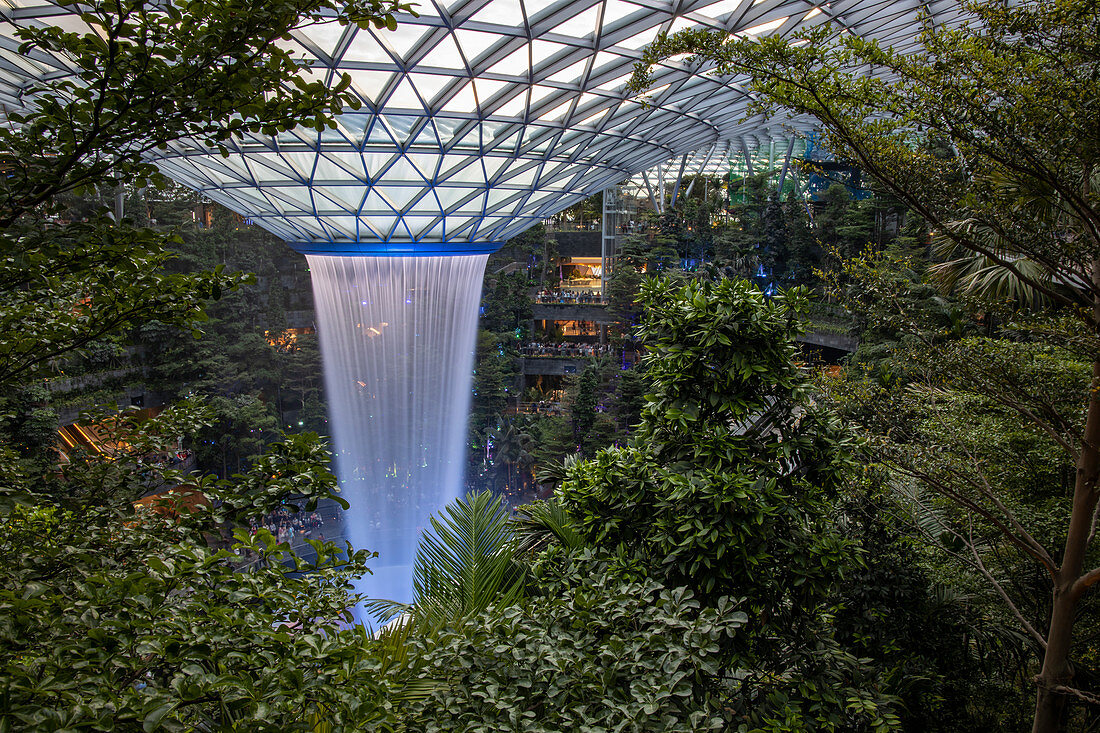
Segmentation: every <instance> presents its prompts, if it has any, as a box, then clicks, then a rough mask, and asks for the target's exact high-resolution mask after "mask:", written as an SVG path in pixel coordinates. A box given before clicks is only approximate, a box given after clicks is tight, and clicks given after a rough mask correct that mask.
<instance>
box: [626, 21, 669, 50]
mask: <svg viewBox="0 0 1100 733" xmlns="http://www.w3.org/2000/svg"><path fill="white" fill-rule="evenodd" d="M660 30H661V27H660V26H659V25H654V26H653V27H652V28H646V29H645V30H644V31H641V32H640V33H635V34H634V35H632V36H631V37H630V38H624V39H623V40H621V41H619V42H618V43H616V44H615V45H616V46H619V47H621V48H626V49H630V50H631V51H637V50H639V49H641V48H643V47H645V46H648V45H649V44H651V43H653V41H654V40H655V39H656V38H657V33H658V32H659V31H660Z"/></svg>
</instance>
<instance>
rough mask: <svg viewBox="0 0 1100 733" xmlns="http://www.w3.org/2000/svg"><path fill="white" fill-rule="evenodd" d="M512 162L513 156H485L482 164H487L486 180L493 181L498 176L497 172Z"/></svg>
mask: <svg viewBox="0 0 1100 733" xmlns="http://www.w3.org/2000/svg"><path fill="white" fill-rule="evenodd" d="M511 162H512V159H511V158H505V157H497V156H489V155H487V156H484V157H483V158H482V159H481V164H482V165H483V166H485V180H487V181H491V180H493V178H495V177H496V174H497V173H499V172H500V169H501V168H504V167H505V166H506V165H508V164H509V163H511Z"/></svg>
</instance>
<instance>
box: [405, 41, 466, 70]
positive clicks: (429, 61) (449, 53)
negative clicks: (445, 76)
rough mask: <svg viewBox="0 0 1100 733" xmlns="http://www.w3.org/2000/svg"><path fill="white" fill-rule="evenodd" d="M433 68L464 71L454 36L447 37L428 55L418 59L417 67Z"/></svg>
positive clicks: (464, 65)
mask: <svg viewBox="0 0 1100 733" xmlns="http://www.w3.org/2000/svg"><path fill="white" fill-rule="evenodd" d="M424 66H435V67H438V68H442V69H461V70H465V68H466V64H465V62H464V61H463V60H462V54H461V53H460V52H459V50H458V44H456V43H455V39H454V36H452V35H447V36H446V37H445V38H443V40H441V41H439V43H437V44H436V45H435V47H434V48H433V49H432V50H431V51H429V52H428V55H427V56H425V57H424V58H422V59H420V63H418V64H417V67H424Z"/></svg>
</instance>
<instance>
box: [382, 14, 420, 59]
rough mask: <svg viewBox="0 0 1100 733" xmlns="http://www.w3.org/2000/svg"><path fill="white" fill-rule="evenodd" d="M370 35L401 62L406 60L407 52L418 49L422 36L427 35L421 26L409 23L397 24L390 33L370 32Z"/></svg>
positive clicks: (386, 31) (384, 31)
mask: <svg viewBox="0 0 1100 733" xmlns="http://www.w3.org/2000/svg"><path fill="white" fill-rule="evenodd" d="M371 33H373V34H375V37H376V38H378V40H379V41H381V42H382V45H383V46H385V47H386V48H388V49H390V51H392V52H393V53H394V55H395V56H396V57H397V58H398V59H400V60H402V61H406V60H408V58H409V52H410V51H412V50H413V49H414V48H418V47H419V46H420V45H421V43H422V40H423V38H424V36H425V35H427V34H426V33H425V31H424V28H423V26H417V25H412V24H411V23H401V24H398V26H397V28H396V29H394V30H392V31H388V30H371Z"/></svg>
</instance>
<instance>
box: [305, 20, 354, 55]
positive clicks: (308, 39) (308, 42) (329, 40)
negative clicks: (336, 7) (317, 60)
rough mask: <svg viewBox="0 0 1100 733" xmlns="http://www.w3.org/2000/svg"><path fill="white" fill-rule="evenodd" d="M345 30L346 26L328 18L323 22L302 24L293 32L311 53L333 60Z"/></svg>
mask: <svg viewBox="0 0 1100 733" xmlns="http://www.w3.org/2000/svg"><path fill="white" fill-rule="evenodd" d="M347 30H348V26H343V25H340V24H339V23H338V22H336V21H335V20H330V21H326V22H324V23H317V24H315V25H306V26H303V27H301V28H299V29H298V30H296V31H295V32H294V36H295V37H296V38H297V39H298V41H299V42H300V43H301V44H302V45H303V46H305V47H306V48H308V49H310V51H312V52H313V53H317V54H319V55H320V56H321V58H322V59H333V60H335V56H334V54H335V53H336V50H337V48H338V47H339V45H340V41H341V39H343V37H344V33H345V32H346V31H347Z"/></svg>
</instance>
